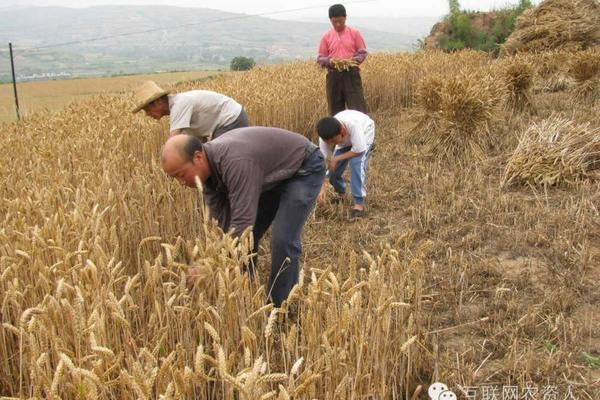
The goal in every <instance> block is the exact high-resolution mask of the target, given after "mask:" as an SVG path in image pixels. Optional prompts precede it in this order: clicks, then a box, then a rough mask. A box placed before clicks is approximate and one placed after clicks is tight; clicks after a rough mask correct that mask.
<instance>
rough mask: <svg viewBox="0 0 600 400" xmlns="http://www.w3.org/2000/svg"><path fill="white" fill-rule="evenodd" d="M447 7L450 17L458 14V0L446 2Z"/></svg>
mask: <svg viewBox="0 0 600 400" xmlns="http://www.w3.org/2000/svg"><path fill="white" fill-rule="evenodd" d="M448 6H449V7H450V15H456V14H458V13H459V12H460V4H458V0H448Z"/></svg>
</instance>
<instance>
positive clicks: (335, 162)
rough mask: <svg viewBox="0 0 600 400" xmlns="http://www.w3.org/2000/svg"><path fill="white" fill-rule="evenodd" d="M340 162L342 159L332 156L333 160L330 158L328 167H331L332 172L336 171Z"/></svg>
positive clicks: (330, 171)
mask: <svg viewBox="0 0 600 400" xmlns="http://www.w3.org/2000/svg"><path fill="white" fill-rule="evenodd" d="M339 162H340V161H339V160H337V159H336V158H332V159H331V160H329V163H328V164H327V169H329V173H332V172H333V171H335V169H336V168H337V166H338V164H339Z"/></svg>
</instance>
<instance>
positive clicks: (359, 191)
mask: <svg viewBox="0 0 600 400" xmlns="http://www.w3.org/2000/svg"><path fill="white" fill-rule="evenodd" d="M350 149H351V147H344V148H343V149H337V150H335V151H334V152H333V157H336V156H339V155H340V154H344V153H346V152H348V151H350ZM370 154H371V145H369V147H368V148H367V150H366V151H365V152H364V153H362V154H361V155H359V156H357V157H353V158H351V159H349V160H344V161H341V162H340V163H338V165H337V167H336V168H335V170H333V171H329V182H330V183H331V185H332V186H333V189H334V190H335V191H336V192H337V193H339V194H344V193H346V182H344V177H343V176H342V175H343V174H344V170H345V169H346V166H347V165H348V164H350V190H351V191H352V197H353V198H354V203H355V204H357V205H363V204H364V203H365V196H366V195H367V189H366V184H367V169H368V166H369V155H370Z"/></svg>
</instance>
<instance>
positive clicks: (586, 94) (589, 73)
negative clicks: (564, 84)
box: [569, 50, 600, 104]
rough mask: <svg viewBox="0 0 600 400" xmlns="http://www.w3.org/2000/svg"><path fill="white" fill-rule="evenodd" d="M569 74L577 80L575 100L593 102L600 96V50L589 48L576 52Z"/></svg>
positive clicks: (574, 91)
mask: <svg viewBox="0 0 600 400" xmlns="http://www.w3.org/2000/svg"><path fill="white" fill-rule="evenodd" d="M569 74H570V75H571V77H572V78H573V79H574V80H575V82H576V84H575V87H574V88H573V96H574V100H575V101H581V102H584V103H588V104H593V103H594V102H595V101H596V100H598V99H599V98H600V51H598V50H587V51H583V52H580V53H578V54H575V55H574V56H573V59H572V61H571V66H570V68H569Z"/></svg>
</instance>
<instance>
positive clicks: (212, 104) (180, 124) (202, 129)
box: [169, 90, 242, 138]
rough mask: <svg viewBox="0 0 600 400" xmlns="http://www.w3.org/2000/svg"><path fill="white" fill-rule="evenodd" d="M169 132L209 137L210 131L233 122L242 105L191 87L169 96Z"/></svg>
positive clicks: (211, 132) (220, 95)
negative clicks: (176, 131)
mask: <svg viewBox="0 0 600 400" xmlns="http://www.w3.org/2000/svg"><path fill="white" fill-rule="evenodd" d="M169 110H170V111H169V112H170V114H169V123H170V125H171V131H174V130H176V129H181V130H182V131H183V133H187V134H190V135H194V136H198V137H208V138H210V137H211V136H212V134H213V132H214V131H215V130H216V129H218V128H222V127H224V126H227V125H230V124H232V123H233V122H234V121H235V120H236V119H237V117H239V115H240V112H242V106H241V105H240V104H239V103H237V102H236V101H235V100H233V99H231V98H229V97H227V96H224V95H222V94H220V93H216V92H211V91H209V90H191V91H189V92H183V93H177V94H173V95H169Z"/></svg>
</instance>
